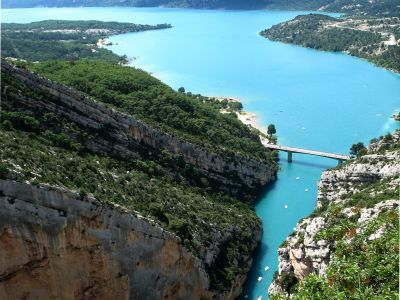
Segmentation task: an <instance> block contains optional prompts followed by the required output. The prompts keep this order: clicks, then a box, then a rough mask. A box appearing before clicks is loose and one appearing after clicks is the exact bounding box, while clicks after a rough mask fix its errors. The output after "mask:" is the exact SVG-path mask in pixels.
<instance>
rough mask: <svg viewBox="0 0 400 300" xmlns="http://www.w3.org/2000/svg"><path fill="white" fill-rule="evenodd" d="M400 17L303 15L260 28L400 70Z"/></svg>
mask: <svg viewBox="0 0 400 300" xmlns="http://www.w3.org/2000/svg"><path fill="white" fill-rule="evenodd" d="M399 30H400V19H399V18H398V17H391V18H368V19H361V18H346V19H338V18H333V17H329V16H325V15H320V14H310V15H301V16H298V17H296V18H294V19H293V20H290V21H287V22H284V23H281V24H277V25H274V26H272V27H271V28H269V29H266V30H264V31H262V32H261V35H262V36H264V37H266V38H268V39H270V40H273V41H281V42H284V43H290V44H296V45H300V46H303V47H308V48H314V49H318V50H324V51H344V52H346V53H349V54H351V55H354V56H358V57H361V58H365V59H368V60H370V61H372V62H374V63H376V64H377V65H379V66H382V67H385V68H388V69H391V70H394V71H397V72H399V71H400V45H399V43H400V40H399Z"/></svg>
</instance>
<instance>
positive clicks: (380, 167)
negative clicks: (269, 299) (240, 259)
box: [268, 131, 400, 296]
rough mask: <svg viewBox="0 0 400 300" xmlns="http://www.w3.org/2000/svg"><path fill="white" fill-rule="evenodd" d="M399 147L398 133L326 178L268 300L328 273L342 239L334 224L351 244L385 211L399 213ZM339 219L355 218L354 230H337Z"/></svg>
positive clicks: (287, 249) (287, 245) (285, 251)
mask: <svg viewBox="0 0 400 300" xmlns="http://www.w3.org/2000/svg"><path fill="white" fill-rule="evenodd" d="M399 143H400V131H397V132H396V133H394V134H393V135H392V138H391V139H390V140H389V141H384V139H382V140H380V141H378V142H375V143H372V144H371V145H370V147H369V149H368V154H367V155H364V156H362V157H361V158H359V159H356V160H352V161H349V162H347V163H345V164H344V165H342V166H339V167H337V168H335V169H333V170H329V171H326V172H324V173H323V174H322V176H321V179H320V181H319V183H318V204H317V206H318V207H317V209H316V211H315V212H314V213H313V215H311V216H310V217H307V218H305V219H303V220H302V221H300V222H299V223H298V224H297V225H296V230H295V231H294V232H293V234H291V235H290V236H289V237H288V238H287V239H286V241H285V242H284V243H283V244H282V246H281V247H280V248H279V250H278V254H279V267H278V273H277V276H276V277H275V279H274V281H273V283H272V284H271V286H270V287H269V289H268V293H269V295H270V296H272V295H277V294H282V293H283V294H286V295H288V294H290V293H291V292H292V291H291V288H292V287H293V286H294V285H295V284H296V283H297V282H300V281H302V280H304V279H305V278H306V277H307V276H308V275H309V274H311V273H313V274H316V275H318V276H322V277H324V276H325V275H326V271H327V268H328V267H329V265H330V264H331V263H332V260H333V259H334V256H335V249H336V245H337V240H339V236H341V235H340V234H336V235H335V234H334V232H333V230H332V228H334V227H335V225H336V227H335V228H334V229H335V230H337V231H340V230H343V229H344V230H345V234H344V238H345V241H346V243H351V242H352V241H353V239H354V236H355V235H357V234H360V233H362V232H363V231H364V230H365V228H366V227H367V226H368V225H369V224H371V222H372V221H373V220H374V219H376V218H377V217H378V216H379V215H380V214H381V213H382V212H387V211H390V210H393V211H396V210H397V209H398V206H399V199H398V192H399V191H398V189H399V186H400V179H399V175H400V151H399V150H398V146H399ZM396 194H397V197H396V196H395V195H396ZM386 195H387V196H386ZM375 198H376V199H377V200H373V201H370V202H368V201H369V200H368V199H375ZM380 199H382V200H380ZM337 216H342V221H341V222H342V223H343V224H344V223H345V222H346V221H347V220H354V221H352V222H354V224H355V226H353V225H347V226H348V227H349V228H344V227H345V226H346V225H343V226H342V227H341V226H337V224H335V221H333V219H335V218H337ZM343 219H344V221H343ZM349 224H351V223H349ZM384 232H385V229H384V228H380V229H379V230H378V231H376V232H375V233H373V234H371V235H370V236H369V237H368V240H369V241H371V240H374V239H377V238H379V237H380V236H382V234H383V233H384Z"/></svg>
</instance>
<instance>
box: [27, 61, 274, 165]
mask: <svg viewBox="0 0 400 300" xmlns="http://www.w3.org/2000/svg"><path fill="white" fill-rule="evenodd" d="M29 68H31V69H33V70H34V71H36V72H38V73H40V74H42V75H44V76H46V77H48V78H51V79H53V80H56V81H58V82H62V83H64V84H66V85H69V86H71V87H74V88H76V89H77V90H79V91H81V92H83V93H86V94H88V95H90V96H93V97H94V98H96V99H98V100H100V101H102V102H104V103H106V104H108V105H110V106H112V107H114V108H117V109H118V110H120V111H123V112H127V113H129V114H132V115H134V116H136V117H138V118H139V119H141V120H143V121H145V122H146V123H148V124H150V125H152V126H154V127H157V128H161V129H163V130H165V131H167V132H170V133H172V134H174V135H178V136H180V137H182V138H184V139H186V140H188V141H191V142H193V143H195V144H198V145H201V146H204V147H206V148H208V149H211V150H213V151H216V152H218V153H223V154H224V155H225V156H228V157H229V156H231V155H232V154H233V152H241V153H243V154H244V155H247V156H252V157H255V158H258V159H262V160H263V161H265V162H268V163H269V164H271V165H272V166H274V165H275V166H276V163H275V162H274V158H273V157H272V155H271V152H270V151H268V150H266V149H265V148H264V147H263V146H262V145H261V143H260V140H259V138H258V136H257V134H256V133H254V132H253V131H252V129H250V128H249V127H247V126H245V125H244V124H242V123H241V122H240V121H239V120H238V119H237V117H236V115H235V114H233V113H232V114H221V113H220V112H219V110H218V109H216V108H215V107H213V105H209V104H208V103H207V102H205V101H203V97H201V96H193V95H191V94H186V93H179V92H176V91H174V90H172V89H171V88H170V87H168V86H167V85H165V84H163V83H162V82H161V81H159V80H158V79H156V78H154V77H152V76H150V75H149V74H148V73H146V72H144V71H142V70H138V69H135V68H132V67H124V66H119V65H115V64H109V63H106V62H100V61H76V62H64V61H50V62H44V63H39V64H30V65H29Z"/></svg>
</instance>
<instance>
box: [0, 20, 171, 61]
mask: <svg viewBox="0 0 400 300" xmlns="http://www.w3.org/2000/svg"><path fill="white" fill-rule="evenodd" d="M170 27H171V25H169V24H159V25H155V26H152V25H137V24H131V23H118V22H100V21H57V20H49V21H41V22H33V23H29V24H15V23H3V24H2V27H1V41H2V43H1V52H2V54H1V55H2V56H3V57H13V58H19V59H25V60H30V61H44V60H49V59H67V60H76V59H79V58H91V59H101V60H106V61H109V62H125V61H126V57H120V56H118V55H116V54H114V53H112V52H111V51H110V50H107V49H105V48H102V47H99V46H100V45H97V42H98V40H99V39H104V38H106V37H108V36H110V35H113V34H121V33H127V32H138V31H145V30H157V29H165V28H170Z"/></svg>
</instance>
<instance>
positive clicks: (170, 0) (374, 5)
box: [2, 0, 400, 16]
mask: <svg viewBox="0 0 400 300" xmlns="http://www.w3.org/2000/svg"><path fill="white" fill-rule="evenodd" d="M36 6H50V7H65V6H67V7H71V6H138V7H154V6H166V7H187V8H189V7H190V8H211V9H221V8H222V9H264V8H268V9H288V10H324V11H334V12H343V13H349V14H358V15H380V16H389V15H390V16H394V15H400V7H399V5H398V1H397V0H382V1H364V0H354V1H349V0H316V1H306V0H248V1H242V0H229V1H228V0H180V1H179V0H178V1H177V0H175V1H174V0H22V1H14V0H3V2H2V7H3V8H18V7H36Z"/></svg>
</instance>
